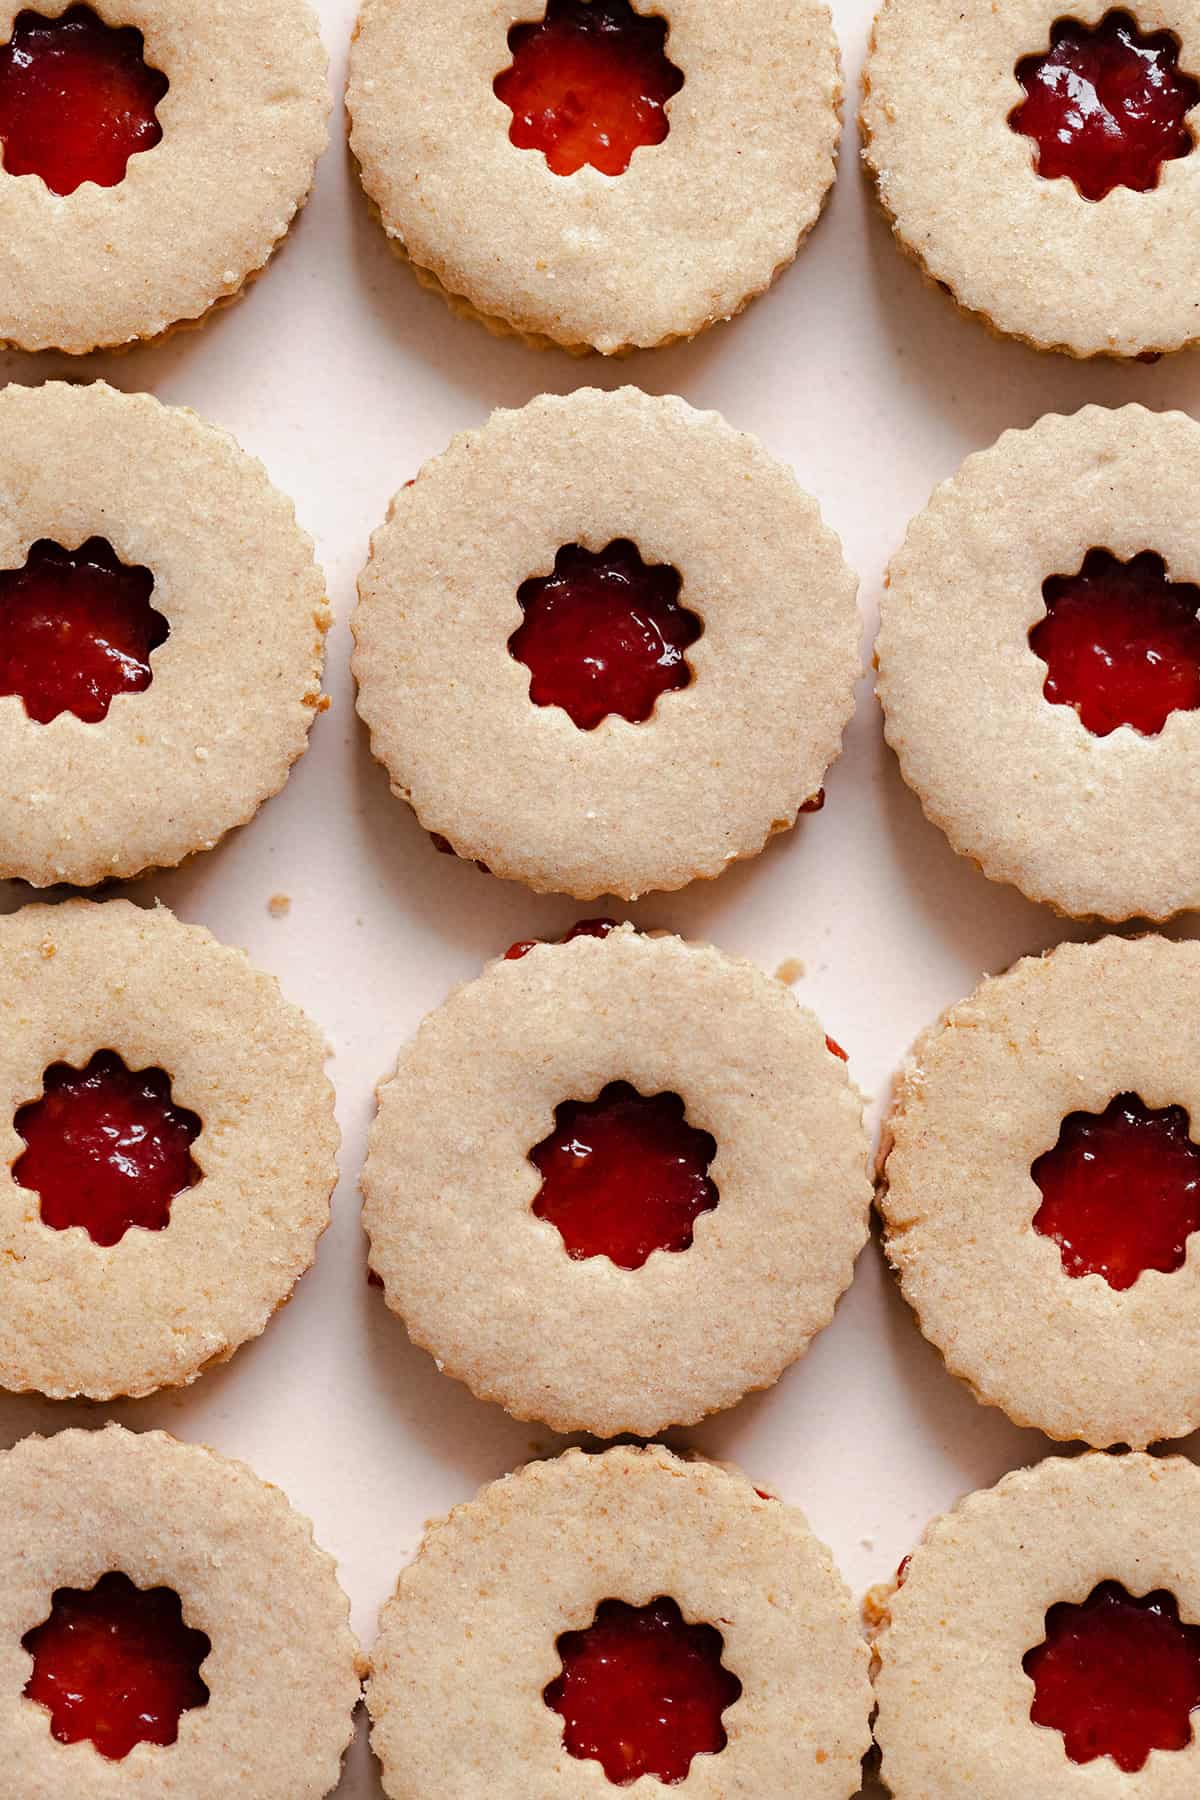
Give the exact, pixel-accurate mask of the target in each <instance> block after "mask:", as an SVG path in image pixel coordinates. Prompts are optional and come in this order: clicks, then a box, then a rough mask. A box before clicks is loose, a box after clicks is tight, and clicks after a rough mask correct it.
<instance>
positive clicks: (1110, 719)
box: [1029, 550, 1200, 737]
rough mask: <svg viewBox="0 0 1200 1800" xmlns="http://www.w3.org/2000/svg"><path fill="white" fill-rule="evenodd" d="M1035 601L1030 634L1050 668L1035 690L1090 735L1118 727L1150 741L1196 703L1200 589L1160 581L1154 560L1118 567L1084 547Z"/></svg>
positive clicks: (1199, 700) (1147, 553) (1148, 553)
mask: <svg viewBox="0 0 1200 1800" xmlns="http://www.w3.org/2000/svg"><path fill="white" fill-rule="evenodd" d="M1042 598H1043V599H1044V600H1045V602H1046V616H1045V618H1044V619H1042V620H1040V621H1039V622H1038V624H1036V625H1035V626H1034V627H1033V629H1032V631H1031V632H1030V633H1029V647H1030V649H1031V650H1032V651H1033V653H1034V655H1035V656H1037V657H1040V659H1041V660H1042V662H1044V663H1045V665H1046V668H1047V670H1048V671H1049V672H1048V674H1047V676H1046V683H1045V686H1044V687H1043V689H1042V692H1043V694H1044V695H1045V697H1046V699H1047V700H1049V701H1050V702H1051V704H1052V705H1054V706H1073V707H1074V708H1075V711H1076V712H1077V713H1078V714H1079V718H1080V721H1081V722H1082V724H1083V725H1084V726H1085V727H1086V729H1087V730H1088V731H1090V732H1091V733H1092V734H1093V735H1094V736H1095V737H1107V736H1108V734H1109V733H1110V732H1111V731H1115V730H1116V729H1117V727H1118V726H1119V725H1131V726H1132V727H1133V729H1134V730H1135V731H1140V732H1143V733H1144V734H1145V735H1146V736H1147V737H1153V736H1155V734H1156V733H1158V732H1160V731H1161V730H1162V728H1163V726H1164V725H1165V724H1166V722H1167V720H1168V718H1169V717H1170V715H1171V714H1172V713H1173V712H1194V711H1195V709H1196V707H1198V706H1200V619H1197V616H1196V614H1197V611H1198V610H1200V587H1196V586H1194V585H1193V584H1192V583H1191V582H1187V581H1168V580H1167V569H1166V564H1165V563H1164V562H1163V559H1162V557H1161V556H1156V555H1155V554H1154V552H1153V551H1152V550H1143V551H1142V553H1141V555H1140V556H1135V557H1133V558H1132V559H1131V560H1130V561H1129V562H1127V563H1123V562H1118V560H1117V558H1116V557H1115V556H1113V555H1112V553H1111V552H1110V551H1108V550H1089V551H1088V553H1087V555H1086V556H1085V557H1084V559H1083V567H1082V568H1081V569H1080V571H1079V573H1078V575H1052V576H1051V577H1050V579H1049V580H1048V581H1045V582H1043V583H1042Z"/></svg>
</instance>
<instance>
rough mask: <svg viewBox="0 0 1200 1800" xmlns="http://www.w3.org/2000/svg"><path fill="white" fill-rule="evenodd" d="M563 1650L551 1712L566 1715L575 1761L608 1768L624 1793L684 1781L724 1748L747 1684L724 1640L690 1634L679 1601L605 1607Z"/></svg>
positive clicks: (705, 1628) (711, 1630)
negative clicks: (728, 1719) (731, 1711)
mask: <svg viewBox="0 0 1200 1800" xmlns="http://www.w3.org/2000/svg"><path fill="white" fill-rule="evenodd" d="M556 1648H557V1650H558V1653H559V1656H560V1657H561V1659H562V1674H561V1675H560V1676H558V1677H557V1678H556V1679H555V1680H554V1681H552V1682H551V1683H550V1685H549V1686H548V1687H547V1688H546V1689H545V1692H544V1695H543V1698H544V1699H545V1702H546V1705H547V1706H548V1707H550V1708H551V1710H552V1711H554V1712H556V1713H559V1714H561V1716H562V1720H563V1743H564V1745H565V1746H566V1748H567V1750H568V1751H569V1752H570V1754H571V1755H572V1756H577V1757H580V1758H581V1759H583V1758H591V1759H592V1760H594V1761H596V1762H598V1763H600V1765H601V1767H602V1768H603V1770H604V1773H605V1774H606V1775H607V1777H608V1779H609V1780H610V1781H611V1782H613V1783H615V1784H616V1785H618V1786H621V1787H624V1786H627V1785H628V1784H629V1783H630V1782H633V1781H637V1780H638V1778H639V1776H642V1775H649V1776H652V1777H654V1778H656V1779H657V1780H659V1781H663V1782H669V1783H673V1782H679V1781H686V1779H687V1776H688V1772H689V1770H690V1769H691V1766H692V1759H693V1757H696V1756H705V1755H708V1756H715V1755H716V1754H717V1753H718V1752H720V1751H721V1750H723V1749H724V1748H725V1744H726V1733H725V1727H724V1724H723V1723H722V1717H723V1714H724V1713H725V1712H726V1710H727V1709H728V1708H729V1707H731V1706H732V1705H733V1703H734V1701H735V1700H737V1699H738V1698H739V1696H740V1695H741V1692H742V1684H741V1682H740V1681H739V1680H738V1678H737V1676H736V1675H734V1674H733V1673H732V1672H731V1671H730V1670H729V1669H727V1668H726V1667H725V1665H724V1663H723V1662H722V1660H721V1655H722V1651H723V1650H724V1648H725V1641H724V1639H723V1638H722V1636H721V1633H720V1632H719V1631H718V1630H717V1629H716V1628H715V1626H712V1625H689V1624H688V1623H687V1622H686V1621H685V1619H684V1617H683V1615H682V1613H681V1612H680V1610H679V1607H678V1605H677V1604H676V1602H675V1601H674V1600H671V1599H669V1598H667V1597H665V1596H660V1597H659V1598H658V1599H657V1600H652V1601H651V1602H650V1604H649V1605H648V1606H629V1605H627V1604H626V1602H625V1601H624V1600H602V1601H601V1602H600V1604H599V1606H598V1607H597V1608H596V1616H595V1618H594V1620H593V1622H592V1623H591V1624H590V1625H589V1626H588V1627H587V1628H586V1629H585V1630H583V1631H566V1632H564V1633H563V1634H562V1636H561V1637H560V1638H559V1639H558V1641H557V1645H556Z"/></svg>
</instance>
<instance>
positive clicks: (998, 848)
mask: <svg viewBox="0 0 1200 1800" xmlns="http://www.w3.org/2000/svg"><path fill="white" fill-rule="evenodd" d="M1198 486H1200V425H1197V424H1196V422H1195V421H1194V420H1192V419H1189V418H1187V417H1185V415H1184V414H1183V413H1177V412H1172V413H1153V412H1147V411H1146V410H1145V409H1144V408H1143V407H1140V406H1126V407H1122V408H1121V409H1120V410H1118V411H1108V410H1106V409H1104V408H1102V407H1098V406H1089V407H1085V408H1084V410H1083V411H1082V412H1079V413H1076V414H1075V415H1074V416H1073V417H1071V418H1060V417H1057V416H1056V415H1053V414H1050V415H1047V416H1046V417H1045V418H1043V419H1040V420H1039V421H1038V423H1037V424H1036V425H1034V426H1032V427H1031V428H1030V429H1029V430H1028V431H1008V432H1005V434H1004V436H1003V437H1002V438H1000V439H999V441H998V442H997V443H996V444H994V445H993V446H992V448H991V449H990V450H985V451H982V452H980V453H979V454H977V455H975V456H971V457H968V458H967V461H966V462H965V463H964V464H963V466H962V468H961V469H960V470H959V472H958V474H957V475H956V476H955V477H954V478H953V480H951V481H947V482H944V483H943V484H942V486H941V487H939V488H938V489H937V491H936V492H935V494H934V496H933V498H932V500H931V501H930V502H929V505H928V506H927V507H926V509H925V511H924V512H923V513H920V514H919V515H918V517H917V518H916V519H914V520H913V522H912V524H911V525H910V526H909V529H908V535H907V537H906V538H905V541H904V545H903V548H902V549H901V550H900V551H899V552H898V554H897V555H896V556H895V557H894V558H893V560H892V564H891V567H890V569H889V571H888V591H887V593H886V595H885V597H884V602H883V607H882V618H881V624H880V633H879V642H878V645H877V652H876V661H877V665H878V669H879V684H878V685H879V697H880V699H881V701H882V702H883V708H884V712H885V714H886V731H887V737H888V742H889V743H890V744H891V745H892V747H893V749H894V750H895V752H896V754H897V756H898V757H899V759H900V768H901V772H902V774H903V776H904V779H905V780H906V781H907V783H908V785H909V786H910V787H911V788H913V789H914V790H915V792H916V793H917V795H918V797H919V798H920V801H921V804H922V806H923V807H924V809H925V812H926V814H927V816H928V817H929V818H930V819H931V820H932V822H933V823H934V824H935V825H938V826H940V827H941V829H942V830H943V831H944V832H945V833H946V836H947V837H948V838H949V840H950V842H951V844H952V845H953V846H954V848H955V849H956V850H957V851H958V852H959V854H960V855H963V856H968V857H970V858H971V859H972V861H974V862H977V863H978V864H979V866H980V867H981V868H982V870H983V872H984V874H985V875H987V876H989V877H990V878H991V879H992V880H993V881H1006V882H1011V883H1012V884H1013V885H1014V886H1015V887H1018V888H1020V889H1021V891H1022V893H1024V894H1027V895H1028V896H1029V898H1030V899H1031V900H1044V901H1049V903H1050V904H1051V905H1052V906H1054V907H1055V908H1056V909H1057V910H1058V911H1059V912H1064V913H1069V914H1071V915H1072V916H1075V917H1083V916H1086V915H1089V914H1098V915H1099V916H1100V917H1101V918H1104V919H1113V920H1121V919H1129V918H1135V917H1142V918H1150V919H1165V918H1169V917H1170V916H1171V915H1172V914H1173V913H1176V912H1179V911H1181V910H1183V909H1185V908H1194V907H1197V906H1200V621H1198V620H1197V609H1198V608H1200V524H1198V523H1197V515H1196V508H1195V506H1194V504H1193V500H1192V496H1193V494H1194V493H1195V492H1196V490H1197V487H1198Z"/></svg>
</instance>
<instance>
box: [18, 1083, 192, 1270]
mask: <svg viewBox="0 0 1200 1800" xmlns="http://www.w3.org/2000/svg"><path fill="white" fill-rule="evenodd" d="M13 1124H14V1127H15V1129H16V1131H17V1134H18V1135H19V1136H20V1137H22V1138H24V1140H25V1149H24V1151H23V1152H22V1154H21V1155H20V1156H19V1157H18V1158H17V1160H16V1162H15V1163H14V1164H13V1170H12V1173H13V1179H14V1181H16V1182H17V1184H18V1185H19V1186H20V1187H23V1188H28V1189H30V1190H31V1191H32V1192H33V1193H35V1194H37V1196H38V1198H39V1200H40V1202H41V1216H42V1221H43V1223H44V1224H46V1225H50V1226H52V1227H53V1228H54V1230H56V1231H66V1230H68V1229H69V1228H70V1227H71V1226H73V1225H81V1226H83V1228H84V1230H85V1231H86V1232H87V1233H88V1235H89V1237H91V1239H92V1241H93V1242H94V1243H97V1244H103V1245H111V1244H119V1243H120V1241H121V1239H122V1238H123V1237H124V1236H125V1233H126V1232H127V1231H128V1230H129V1229H130V1227H131V1226H134V1225H138V1226H141V1227H142V1229H143V1230H146V1231H162V1230H163V1229H164V1228H165V1227H166V1226H167V1225H169V1224H170V1221H171V1202H172V1201H173V1200H174V1199H175V1198H176V1197H177V1196H178V1195H179V1194H181V1193H183V1192H184V1191H185V1190H186V1189H187V1188H190V1187H194V1186H195V1185H196V1183H197V1182H198V1181H199V1180H200V1176H201V1171H200V1169H199V1168H198V1167H197V1165H196V1163H195V1162H194V1161H193V1159H192V1156H191V1145H192V1144H193V1143H194V1142H195V1140H196V1138H197V1137H198V1136H199V1134H200V1129H201V1122H200V1119H199V1118H198V1117H197V1115H196V1114H195V1113H193V1112H188V1111H187V1110H186V1109H185V1108H183V1107H181V1106H176V1105H175V1104H174V1102H173V1101H172V1099H171V1082H170V1077H169V1076H168V1075H166V1074H165V1073H164V1071H163V1070H162V1069H137V1070H130V1069H129V1068H127V1067H126V1065H125V1063H124V1061H123V1060H122V1059H121V1057H119V1056H118V1055H117V1053H116V1051H115V1050H98V1051H97V1052H96V1054H95V1055H94V1056H93V1057H92V1059H91V1061H90V1062H89V1063H88V1065H87V1067H86V1068H85V1069H73V1068H72V1067H71V1066H70V1064H69V1063H54V1064H52V1066H51V1067H50V1068H48V1069H47V1070H46V1073H45V1077H44V1079H43V1092H42V1098H41V1099H40V1100H34V1101H31V1102H30V1104H29V1105H28V1106H23V1107H21V1109H20V1110H19V1112H18V1113H17V1115H16V1118H15V1119H14V1121H13Z"/></svg>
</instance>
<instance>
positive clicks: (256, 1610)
mask: <svg viewBox="0 0 1200 1800" xmlns="http://www.w3.org/2000/svg"><path fill="white" fill-rule="evenodd" d="M110 1570H119V1571H121V1572H123V1573H124V1574H126V1575H128V1577H129V1578H130V1580H131V1581H132V1582H134V1583H135V1585H136V1586H138V1587H141V1588H152V1587H170V1588H173V1589H174V1590H175V1592H176V1593H177V1594H178V1595H179V1598H180V1600H181V1601H182V1603H183V1616H184V1619H185V1621H186V1623H187V1624H188V1625H189V1626H190V1627H191V1628H192V1629H193V1630H196V1631H203V1632H205V1633H206V1634H207V1636H208V1637H209V1639H210V1640H211V1643H212V1650H211V1652H210V1653H209V1655H208V1656H207V1657H206V1658H205V1660H204V1662H203V1664H202V1665H201V1676H202V1679H203V1681H204V1682H205V1684H206V1686H207V1687H208V1690H209V1699H208V1703H207V1705H205V1706H201V1707H195V1708H192V1709H190V1710H189V1711H187V1712H185V1713H183V1714H182V1715H181V1716H180V1720H179V1737H178V1739H177V1741H176V1742H175V1743H174V1744H171V1745H160V1744H135V1746H134V1748H133V1749H132V1750H131V1751H130V1752H129V1754H128V1756H126V1757H123V1758H122V1759H121V1760H120V1761H109V1760H107V1759H106V1758H105V1757H103V1756H101V1755H100V1753H99V1752H98V1751H97V1750H96V1748H95V1746H94V1745H93V1744H91V1743H90V1742H88V1741H86V1740H85V1741H83V1742H81V1743H77V1744H60V1743H59V1742H58V1741H57V1739H56V1738H55V1737H53V1736H52V1734H51V1730H50V1721H49V1717H48V1715H47V1712H46V1709H45V1708H44V1707H43V1706H40V1705H39V1704H38V1703H37V1702H35V1701H32V1700H27V1699H26V1698H25V1697H24V1694H23V1692H22V1690H23V1689H24V1686H25V1683H26V1682H27V1681H28V1679H29V1675H30V1672H31V1669H32V1658H31V1657H30V1656H29V1653H28V1652H27V1651H25V1650H23V1649H22V1648H21V1639H22V1637H23V1636H24V1634H25V1633H26V1632H27V1631H30V1630H32V1629H33V1627H34V1626H35V1625H40V1624H41V1623H42V1621H43V1620H44V1619H45V1618H46V1617H47V1616H48V1614H49V1612H50V1607H51V1601H52V1597H53V1594H54V1591H55V1589H56V1588H60V1587H77V1588H83V1589H85V1590H86V1589H90V1588H92V1587H93V1586H94V1585H95V1583H96V1582H97V1581H98V1580H99V1579H100V1577H101V1576H102V1575H105V1574H107V1573H108V1572H109V1571H110ZM349 1615H350V1608H349V1604H348V1602H347V1600H346V1596H345V1594H344V1593H343V1592H342V1590H341V1588H340V1587H339V1585H338V1581H337V1573H336V1569H335V1567H334V1562H333V1558H332V1557H331V1556H328V1555H326V1553H325V1552H324V1551H323V1550H319V1549H318V1548H317V1546H316V1545H315V1544H314V1543H313V1538H312V1527H311V1525H310V1524H309V1522H308V1520H307V1519H305V1518H302V1517H301V1516H300V1514H299V1513H296V1512H293V1510H292V1508H291V1507H290V1506H289V1505H288V1502H287V1500H286V1499H285V1497H284V1495H283V1494H281V1493H280V1491H279V1489H278V1488H276V1487H271V1486H270V1485H269V1484H268V1483H267V1482H265V1481H261V1480H260V1479H259V1478H258V1476H257V1475H255V1474H254V1473H253V1472H252V1471H251V1470H250V1469H248V1468H247V1467H246V1465H245V1464H244V1463H240V1462H231V1461H229V1460H228V1459H227V1458H225V1457H223V1456H218V1455H217V1454H216V1453H215V1452H214V1451H212V1450H208V1449H205V1448H203V1447H201V1446H200V1445H197V1444H181V1443H179V1442H178V1441H177V1440H176V1439H175V1438H172V1437H168V1436H167V1435H166V1433H165V1432H161V1431H154V1432H146V1433H144V1434H138V1433H135V1432H132V1431H126V1430H125V1429H124V1428H123V1427H122V1426H120V1425H108V1426H106V1427H105V1428H104V1429H103V1430H101V1431H60V1432H59V1433H58V1434H57V1435H56V1436H54V1437H50V1438H42V1437H27V1438H23V1439H22V1440H21V1442H20V1443H18V1444H17V1445H16V1446H15V1447H14V1448H13V1449H11V1450H7V1451H5V1452H3V1454H0V1687H2V1689H3V1694H4V1701H3V1704H2V1705H0V1759H2V1761H3V1766H4V1791H5V1793H6V1794H9V1795H11V1796H12V1800H66V1797H67V1796H70V1800H125V1796H127V1795H132V1794H136V1795H137V1796H138V1800H200V1797H201V1796H203V1800H322V1796H324V1795H326V1794H328V1793H330V1792H331V1791H332V1790H333V1789H334V1788H335V1787H336V1786H337V1783H338V1778H339V1776H340V1774H341V1763H342V1756H343V1753H344V1751H345V1749H346V1746H347V1744H348V1743H349V1741H350V1737H351V1733H352V1731H353V1712H354V1707H355V1704H356V1702H357V1700H358V1697H359V1671H360V1659H359V1653H358V1646H357V1645H356V1643H355V1641H354V1638H353V1637H352V1636H351V1633H350V1624H349Z"/></svg>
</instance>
